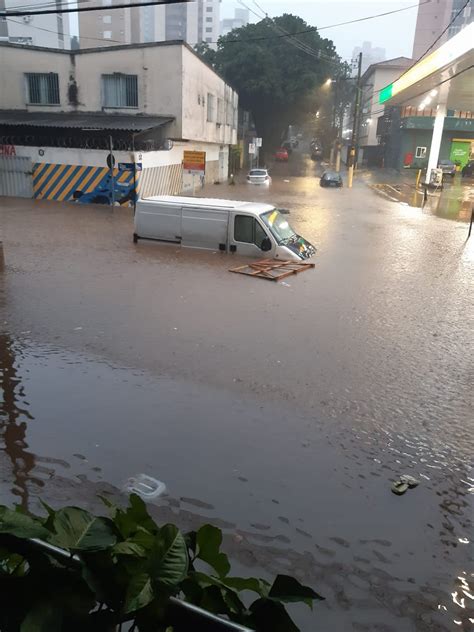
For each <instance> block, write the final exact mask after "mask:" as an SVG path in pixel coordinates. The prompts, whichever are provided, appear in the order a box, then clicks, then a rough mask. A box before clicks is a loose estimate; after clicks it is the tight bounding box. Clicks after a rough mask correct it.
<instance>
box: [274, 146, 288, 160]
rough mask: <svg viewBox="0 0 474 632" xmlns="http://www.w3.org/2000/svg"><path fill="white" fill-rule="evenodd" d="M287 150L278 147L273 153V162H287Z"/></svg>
mask: <svg viewBox="0 0 474 632" xmlns="http://www.w3.org/2000/svg"><path fill="white" fill-rule="evenodd" d="M288 157H289V156H288V149H287V148H286V147H279V148H278V149H277V150H276V152H275V160H277V161H278V162H288Z"/></svg>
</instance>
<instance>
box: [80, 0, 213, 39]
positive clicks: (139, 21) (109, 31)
mask: <svg viewBox="0 0 474 632" xmlns="http://www.w3.org/2000/svg"><path fill="white" fill-rule="evenodd" d="M82 1H84V0H82ZM137 1H138V0H131V4H133V3H134V2H137ZM114 3H115V4H123V2H121V1H119V0H102V4H103V5H104V6H103V10H101V11H91V12H84V13H80V14H79V36H80V39H81V47H91V46H114V45H116V44H138V43H148V42H163V41H175V40H182V41H183V42H187V43H188V44H190V45H191V46H194V45H195V44H197V43H199V42H208V43H212V42H216V41H217V39H218V37H219V31H220V20H219V16H220V0H197V1H196V2H188V3H178V4H168V5H163V6H144V7H136V8H133V7H127V8H114V9H112V10H111V7H112V6H113V4H114Z"/></svg>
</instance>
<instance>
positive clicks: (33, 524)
mask: <svg viewBox="0 0 474 632" xmlns="http://www.w3.org/2000/svg"><path fill="white" fill-rule="evenodd" d="M0 533H8V534H10V535H14V536H16V537H17V538H46V537H47V536H48V535H49V532H48V530H47V529H45V528H44V527H43V525H42V524H41V522H40V521H39V520H35V519H33V518H30V516H27V515H26V514H23V513H19V512H17V511H12V510H11V509H7V507H0Z"/></svg>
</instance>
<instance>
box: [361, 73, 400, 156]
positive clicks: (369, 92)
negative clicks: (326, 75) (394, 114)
mask: <svg viewBox="0 0 474 632" xmlns="http://www.w3.org/2000/svg"><path fill="white" fill-rule="evenodd" d="M407 67H408V63H407V65H406V66H393V67H387V66H383V67H376V68H375V70H374V72H372V73H371V74H370V75H369V76H368V77H367V78H366V80H365V82H364V84H363V85H362V97H361V98H362V115H361V126H360V131H359V145H360V146H361V147H363V146H365V145H378V140H377V134H376V132H377V119H378V118H379V117H380V116H383V112H382V111H381V110H383V106H381V105H380V104H379V94H380V90H381V89H382V88H384V87H385V86H386V85H388V84H389V83H392V81H395V79H397V78H398V77H399V76H400V75H401V74H402V72H403V71H404V70H405V69H406V68H407ZM364 110H365V112H364ZM367 119H371V122H370V123H367Z"/></svg>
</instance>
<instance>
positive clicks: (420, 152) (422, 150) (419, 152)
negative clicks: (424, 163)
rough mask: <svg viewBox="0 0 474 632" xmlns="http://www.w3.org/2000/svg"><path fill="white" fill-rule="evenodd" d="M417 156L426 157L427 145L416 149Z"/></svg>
mask: <svg viewBox="0 0 474 632" xmlns="http://www.w3.org/2000/svg"><path fill="white" fill-rule="evenodd" d="M415 158H426V147H417V148H416V151H415Z"/></svg>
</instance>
